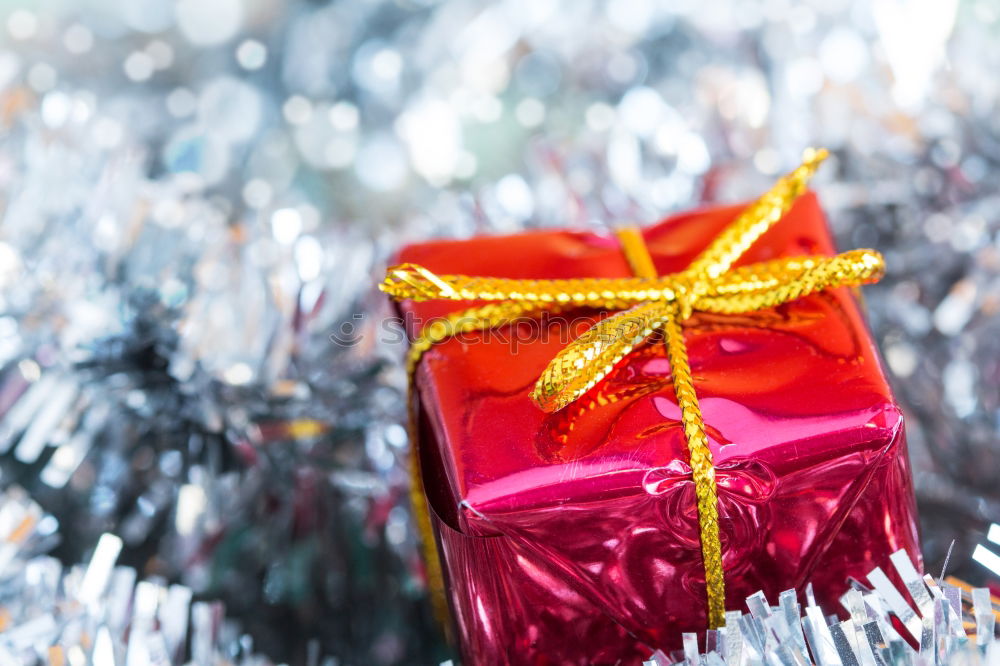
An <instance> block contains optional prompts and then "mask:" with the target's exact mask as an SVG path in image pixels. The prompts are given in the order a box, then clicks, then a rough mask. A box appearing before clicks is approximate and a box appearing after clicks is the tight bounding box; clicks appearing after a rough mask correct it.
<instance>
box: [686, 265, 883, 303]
mask: <svg viewBox="0 0 1000 666" xmlns="http://www.w3.org/2000/svg"><path fill="white" fill-rule="evenodd" d="M884 272H885V263H884V261H883V259H882V255H881V254H879V253H878V252H876V251H874V250H853V251H851V252H844V253H843V254H838V255H837V256H835V257H807V258H803V259H789V260H783V261H777V262H768V263H766V264H757V265H751V266H746V267H744V268H737V269H734V270H732V271H730V272H729V273H727V274H726V275H725V276H723V278H721V279H720V280H719V282H718V283H717V284H715V285H714V286H713V288H712V291H711V292H709V294H708V295H706V296H702V297H701V298H700V299H699V300H698V309H699V310H703V311H705V312H715V313H720V314H738V313H743V312H755V311H757V310H764V309H767V308H772V307H775V306H777V305H781V304H782V303H787V302H788V301H794V300H797V299H799V298H803V297H805V296H808V295H810V294H814V293H816V292H819V291H825V290H827V289H834V288H837V287H856V286H859V285H863V284H870V283H872V282H877V281H878V279H879V278H881V277H882V274H883V273H884Z"/></svg>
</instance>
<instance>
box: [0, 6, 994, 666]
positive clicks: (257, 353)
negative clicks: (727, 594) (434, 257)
mask: <svg viewBox="0 0 1000 666" xmlns="http://www.w3.org/2000/svg"><path fill="white" fill-rule="evenodd" d="M998 21H1000V11H998V10H997V7H996V6H995V3H992V2H990V1H988V0H965V1H963V2H958V0H942V1H938V2H928V3H918V2H908V1H906V0H872V1H871V2H868V1H861V0H856V1H852V0H832V1H831V0H824V1H823V2H818V1H816V2H805V3H791V2H785V1H783V0H778V1H775V0H769V1H766V2H764V1H760V2H757V1H744V2H712V3H707V2H690V1H688V0H684V1H680V2H673V3H655V2H650V1H645V0H642V1H640V0H629V1H627V2H625V1H618V2H610V1H609V2H598V1H596V0H595V1H590V0H582V1H581V0H572V2H571V1H570V0H544V1H538V0H507V1H501V2H494V3H480V2H473V1H471V0H439V1H435V0H371V1H360V0H350V1H348V0H342V1H340V2H323V1H321V0H311V1H306V0H287V1H279V0H177V1H176V2H175V1H174V0H135V1H129V2H119V1H117V0H90V1H88V2H85V3H83V2H73V1H71V0H48V1H46V2H43V3H34V2H25V1H16V2H8V3H4V4H3V5H2V6H0V449H3V451H4V452H3V454H2V459H0V471H2V481H0V482H2V483H3V484H5V485H7V484H10V483H13V482H15V481H16V482H18V483H20V484H21V485H22V486H23V487H24V488H26V489H27V492H29V493H30V495H31V496H32V497H33V498H35V500H36V501H38V502H39V503H40V504H41V505H42V506H44V507H45V510H46V511H48V512H50V513H51V514H52V515H53V516H56V517H57V518H58V520H59V521H60V524H61V526H62V530H63V535H64V538H63V542H62V545H60V546H59V549H58V550H57V551H56V554H57V555H58V556H59V557H60V558H61V559H62V560H63V561H64V562H66V563H72V562H77V561H80V560H81V559H82V558H83V557H84V556H85V555H84V553H85V552H89V550H90V549H92V548H93V547H94V545H95V544H96V543H97V541H98V539H99V538H100V535H101V534H103V533H105V532H109V531H110V532H113V533H114V534H116V535H118V536H119V537H120V538H121V539H122V540H123V551H122V555H121V558H122V561H124V562H126V563H128V564H130V565H133V566H136V567H138V568H139V569H140V570H141V571H143V574H144V575H145V574H146V573H149V574H150V575H161V576H164V577H166V578H167V579H168V580H171V581H177V582H179V583H180V584H184V585H189V586H190V587H191V588H192V589H193V590H194V591H195V593H196V594H206V595H211V596H212V598H220V599H225V601H226V603H227V609H228V611H229V612H230V613H232V614H235V615H238V616H240V617H242V618H244V620H245V623H244V626H245V627H246V628H247V630H248V631H249V632H250V633H251V634H253V635H254V636H255V640H256V645H257V646H259V648H260V649H261V651H262V652H264V653H265V654H269V655H272V657H273V658H275V659H289V660H293V661H303V662H304V663H309V661H310V660H313V661H315V660H318V659H321V658H323V657H324V656H330V657H331V658H333V657H335V658H337V659H340V660H341V661H342V662H343V663H355V662H363V663H372V664H393V663H424V662H427V661H432V660H434V659H436V658H437V657H438V656H439V655H441V654H442V652H441V650H440V648H439V647H438V643H437V639H436V638H434V631H433V630H432V628H431V621H430V620H429V619H428V616H429V614H428V612H427V610H426V606H425V604H424V601H423V597H424V592H423V587H422V585H423V584H422V582H421V581H422V572H421V569H420V565H419V557H418V555H417V550H416V543H415V538H414V535H413V530H412V525H411V520H410V516H409V513H408V510H407V508H406V501H405V474H404V473H403V469H402V460H403V459H404V457H405V455H404V452H405V449H406V437H405V434H404V431H403V429H402V428H401V426H400V423H401V422H402V416H403V392H404V388H405V387H404V379H403V376H402V373H401V370H399V368H398V366H397V365H396V364H395V363H394V361H395V359H396V358H397V356H398V353H399V352H400V344H399V343H400V339H399V336H398V334H397V333H396V332H395V331H394V330H392V329H387V328H384V327H383V326H381V323H380V322H381V318H382V315H383V314H384V310H383V304H382V301H381V300H380V299H378V298H377V297H374V296H373V295H372V294H371V285H372V284H373V280H374V276H375V275H377V274H379V273H380V272H381V263H382V262H383V261H384V259H385V257H387V256H388V255H389V253H390V252H391V251H392V250H394V249H395V248H397V247H399V246H401V245H402V244H403V243H406V242H408V241H413V240H421V239H426V238H429V237H435V236H449V237H451V236H468V235H470V234H473V233H500V232H506V231H513V230H519V229H522V228H528V227H570V228H577V229H580V228H592V227H603V226H605V225H608V224H610V223H615V222H620V221H638V222H651V221H653V220H655V219H659V218H661V217H663V216H664V215H665V214H668V213H670V212H672V211H675V210H681V209H686V208H690V207H692V206H695V205H698V204H700V203H707V202H724V201H738V200H743V199H746V198H749V197H751V196H753V195H755V194H757V193H759V192H761V191H762V190H763V189H764V188H765V187H766V186H767V184H768V183H770V182H771V180H772V179H773V177H774V176H775V175H776V174H777V173H779V172H781V171H783V170H784V169H786V168H788V167H789V166H791V165H793V164H794V163H796V161H797V158H798V156H799V154H800V153H801V150H802V148H804V147H805V146H807V145H823V146H826V147H827V148H829V149H830V150H831V151H832V152H833V154H834V156H835V159H834V160H832V162H833V163H832V164H830V165H828V166H827V167H826V169H825V171H824V173H822V174H821V175H820V177H819V180H818V184H817V189H818V191H819V194H820V196H821V198H822V201H823V204H824V207H825V208H826V209H827V210H828V211H829V213H830V216H831V218H832V219H831V221H832V223H833V225H834V228H835V230H836V232H837V234H838V236H839V238H840V240H841V242H842V245H843V246H844V247H857V246H872V247H877V248H879V249H880V250H881V251H883V252H884V253H885V255H886V258H887V261H888V264H889V273H888V275H887V277H886V279H885V280H884V281H883V282H882V283H881V284H880V285H878V286H877V287H872V288H869V289H868V290H867V291H866V294H867V299H868V306H869V312H870V316H871V322H872V327H873V329H874V333H875V335H876V338H877V340H878V342H879V343H880V345H881V346H882V349H883V352H884V354H885V357H886V360H887V364H888V366H889V369H890V371H891V374H892V375H893V376H894V378H895V386H896V390H897V392H898V395H899V397H900V398H901V400H902V401H903V402H904V404H905V406H906V408H907V411H908V418H909V421H908V430H909V436H910V442H911V445H912V448H913V449H914V452H915V454H914V462H915V468H916V474H917V488H918V493H919V495H920V500H921V516H922V520H923V522H924V535H923V538H924V542H925V547H926V549H927V552H926V553H925V555H926V561H927V562H930V563H933V562H938V561H941V559H943V556H944V551H945V550H946V548H947V545H948V544H949V543H950V542H951V540H952V539H953V538H955V539H958V545H957V546H956V551H955V552H956V555H955V557H954V558H953V568H954V569H955V571H956V573H959V574H961V575H962V576H964V577H966V578H967V579H969V580H970V582H973V583H975V584H979V583H981V582H982V581H983V580H984V576H985V575H986V572H987V570H986V569H985V568H983V567H980V566H978V565H977V564H975V562H974V561H973V560H971V559H970V555H971V554H972V552H973V548H974V546H975V545H976V544H977V543H981V542H982V541H983V536H984V533H985V529H986V526H987V524H988V522H989V521H990V520H996V518H997V516H1000V495H998V490H997V485H996V483H995V478H996V472H995V470H996V469H997V468H998V463H1000V460H998V458H1000V453H998V451H1000V448H998V444H997V442H998V427H1000V426H998V417H997V415H998V413H1000V412H998V409H1000V390H998V385H1000V380H998V378H1000V367H998V362H1000V361H998V359H1000V353H998V352H1000V349H998V348H997V345H998V340H1000V336H998V335H997V322H998V321H1000V319H998V316H997V312H998V309H1000V305H998V300H997V296H996V293H997V283H998V280H1000V277H998V276H1000V254H998V250H1000V248H998V231H1000V221H998V217H997V215H996V213H995V210H994V209H995V208H996V204H997V203H998V202H1000V191H998V185H997V179H996V178H994V177H992V174H993V171H994V170H995V169H996V166H997V162H998V160H1000V137H998V131H1000V126H998V124H997V120H996V119H997V117H1000V116H998V113H997V111H998V108H997V107H998V100H1000V83H998V80H997V78H996V76H995V71H996V66H997V64H998V61H1000V40H998V39H997V37H998V33H1000V23H998ZM313 637H315V638H317V640H318V642H317V643H310V642H309V641H310V639H311V638H313Z"/></svg>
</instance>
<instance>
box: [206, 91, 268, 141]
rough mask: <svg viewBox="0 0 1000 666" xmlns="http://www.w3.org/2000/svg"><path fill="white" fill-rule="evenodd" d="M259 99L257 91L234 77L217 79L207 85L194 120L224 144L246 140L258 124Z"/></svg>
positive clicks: (259, 119) (259, 117)
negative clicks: (198, 121) (224, 142)
mask: <svg viewBox="0 0 1000 666" xmlns="http://www.w3.org/2000/svg"><path fill="white" fill-rule="evenodd" d="M261 112H262V110H261V98H260V93H259V92H258V91H257V89H256V88H255V87H254V86H252V85H250V84H248V83H245V82H243V81H241V80H239V79H237V78H234V77H231V76H219V77H216V78H214V79H212V80H211V81H209V82H208V83H207V84H205V89H204V90H203V91H202V93H201V97H200V99H199V100H198V118H199V120H200V121H201V122H202V123H203V124H204V125H205V127H207V128H209V130H210V131H212V132H213V133H214V134H215V135H216V136H218V137H222V138H224V139H226V140H228V141H247V140H248V139H250V138H251V137H253V136H254V135H255V134H256V133H257V128H258V127H259V126H260V122H261Z"/></svg>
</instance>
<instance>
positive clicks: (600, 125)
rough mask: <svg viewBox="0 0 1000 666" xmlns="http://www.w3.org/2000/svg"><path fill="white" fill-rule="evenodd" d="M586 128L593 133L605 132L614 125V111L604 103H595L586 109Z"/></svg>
mask: <svg viewBox="0 0 1000 666" xmlns="http://www.w3.org/2000/svg"><path fill="white" fill-rule="evenodd" d="M585 115H586V121H587V127H589V128H590V129H592V130H594V131H595V132H606V131H607V130H609V129H611V126H612V125H614V123H615V110H614V108H613V107H611V106H610V105H608V104H605V103H604V102H596V103H594V104H591V105H590V106H588V107H587V111H586V114H585Z"/></svg>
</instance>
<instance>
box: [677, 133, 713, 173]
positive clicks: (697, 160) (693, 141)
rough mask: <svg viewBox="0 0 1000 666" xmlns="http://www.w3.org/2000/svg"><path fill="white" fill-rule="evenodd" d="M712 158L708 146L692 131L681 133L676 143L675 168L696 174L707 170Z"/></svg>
mask: <svg viewBox="0 0 1000 666" xmlns="http://www.w3.org/2000/svg"><path fill="white" fill-rule="evenodd" d="M711 163H712V158H711V156H710V155H709V154H708V147H707V146H706V145H705V142H704V141H703V140H702V138H701V137H700V136H698V135H697V134H693V133H690V132H688V133H685V134H682V135H681V137H680V140H679V141H678V143H677V168H678V169H680V170H681V171H683V172H684V173H689V174H693V175H698V174H702V173H705V172H706V171H708V167H709V166H711Z"/></svg>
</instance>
